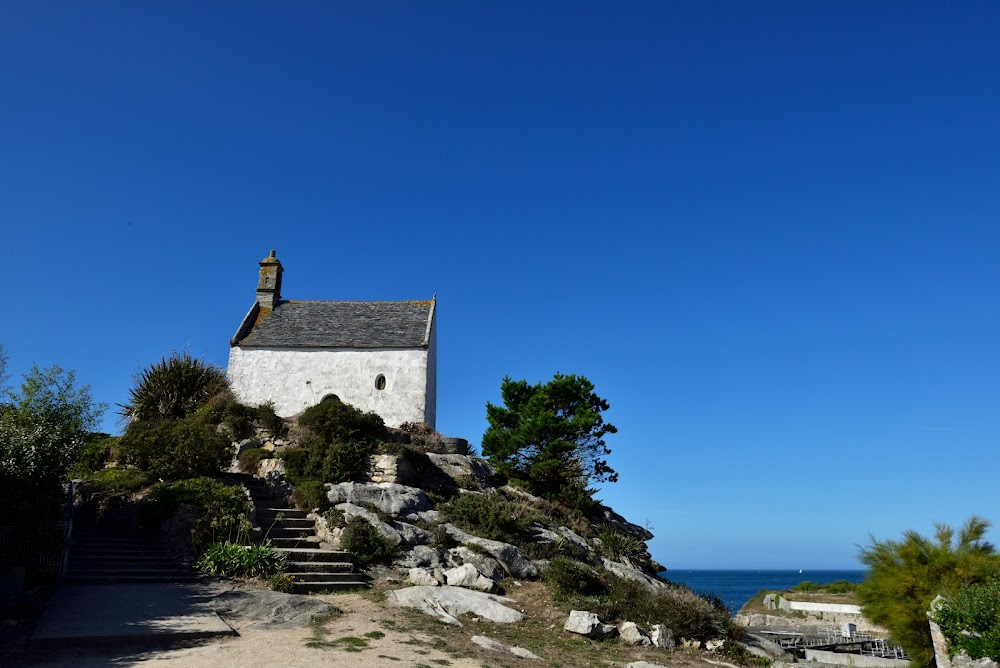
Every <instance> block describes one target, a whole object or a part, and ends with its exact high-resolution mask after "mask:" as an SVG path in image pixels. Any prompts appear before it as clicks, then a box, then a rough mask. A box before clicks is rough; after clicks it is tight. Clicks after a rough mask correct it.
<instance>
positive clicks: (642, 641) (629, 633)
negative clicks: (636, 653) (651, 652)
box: [618, 622, 653, 646]
mask: <svg viewBox="0 0 1000 668" xmlns="http://www.w3.org/2000/svg"><path fill="white" fill-rule="evenodd" d="M618 635H619V636H621V641H622V642H623V643H625V644H626V645H635V646H645V645H652V644H653V643H652V641H650V639H649V636H648V635H646V633H645V632H644V631H643V630H642V629H640V628H639V626H638V625H637V624H636V623H635V622H622V623H621V624H620V625H619V626H618Z"/></svg>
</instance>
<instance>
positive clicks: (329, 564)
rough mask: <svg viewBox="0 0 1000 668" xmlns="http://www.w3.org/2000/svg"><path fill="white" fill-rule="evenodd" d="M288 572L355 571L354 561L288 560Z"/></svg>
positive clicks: (286, 563) (286, 565)
mask: <svg viewBox="0 0 1000 668" xmlns="http://www.w3.org/2000/svg"><path fill="white" fill-rule="evenodd" d="M285 570H286V571H287V572H288V573H292V572H293V571H294V572H296V573H353V572H354V562H352V561H286V562H285Z"/></svg>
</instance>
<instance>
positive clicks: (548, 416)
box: [483, 373, 618, 499]
mask: <svg viewBox="0 0 1000 668" xmlns="http://www.w3.org/2000/svg"><path fill="white" fill-rule="evenodd" d="M500 392H501V396H502V398H503V402H504V406H502V407H501V406H495V405H493V404H490V403H487V404H486V419H487V420H488V421H489V424H490V426H489V428H488V429H487V430H486V433H485V434H483V454H484V455H486V456H487V457H489V458H490V461H491V462H492V463H493V465H494V466H496V467H497V468H498V469H499V470H500V471H501V472H502V473H504V474H506V475H507V476H509V477H510V478H511V479H515V480H521V481H523V482H524V483H526V485H527V486H528V488H529V489H530V490H531V491H532V492H533V493H534V494H537V495H539V496H544V497H546V498H550V499H551V498H558V497H559V496H560V494H561V493H562V491H563V489H564V488H565V487H567V486H571V487H576V488H580V487H582V488H584V489H586V486H587V483H590V482H615V481H616V480H617V479H618V474H617V473H615V472H614V470H613V469H611V467H609V466H608V464H607V462H606V461H605V460H604V457H605V456H606V455H609V454H611V450H609V449H608V448H607V446H606V445H605V443H604V436H605V435H606V434H613V433H615V432H617V431H618V430H617V429H616V428H615V426H614V425H612V424H610V423H605V422H604V419H603V417H602V416H601V413H602V412H603V411H606V410H608V408H609V406H608V402H607V401H605V400H604V399H602V398H601V397H599V396H597V394H596V393H594V385H593V383H591V382H590V381H589V380H587V379H586V378H584V377H583V376H575V375H569V376H565V375H563V374H560V373H557V374H555V376H554V377H553V378H552V380H551V381H549V382H548V383H538V384H537V385H529V384H528V382H527V381H524V380H519V381H514V380H511V379H510V377H506V378H504V379H503V383H502V384H501V387H500Z"/></svg>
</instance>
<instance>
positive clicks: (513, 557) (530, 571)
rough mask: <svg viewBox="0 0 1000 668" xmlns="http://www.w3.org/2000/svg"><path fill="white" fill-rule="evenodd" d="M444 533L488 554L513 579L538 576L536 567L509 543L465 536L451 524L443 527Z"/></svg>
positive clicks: (465, 534)
mask: <svg viewBox="0 0 1000 668" xmlns="http://www.w3.org/2000/svg"><path fill="white" fill-rule="evenodd" d="M444 528H445V531H447V532H448V535H449V536H451V537H452V538H453V539H455V540H456V541H458V542H459V543H461V544H463V545H475V546H477V547H479V548H480V549H482V550H484V551H486V552H487V553H489V554H490V556H492V557H493V558H494V559H496V560H497V562H498V563H499V564H500V565H501V566H502V567H503V569H504V570H505V571H506V572H507V573H508V574H509V575H510V576H511V577H513V578H537V577H538V576H539V569H538V566H537V565H536V564H534V563H532V562H531V561H528V560H527V559H525V558H524V556H523V555H522V554H521V551H520V550H519V549H517V547H515V546H514V545H511V544H510V543H502V542H500V541H498V540H488V539H486V538H478V537H476V536H473V535H471V534H467V533H465V532H464V531H462V530H461V529H459V528H458V527H456V526H454V525H452V524H445V525H444Z"/></svg>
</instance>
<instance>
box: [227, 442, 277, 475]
mask: <svg viewBox="0 0 1000 668" xmlns="http://www.w3.org/2000/svg"><path fill="white" fill-rule="evenodd" d="M272 456H273V453H272V452H271V451H270V450H265V449H264V448H250V449H248V450H244V451H243V452H241V453H240V456H239V458H238V459H237V460H236V465H237V467H238V468H239V469H240V470H241V471H243V472H244V473H253V474H256V473H257V469H258V467H260V463H261V462H262V461H264V460H265V459H270V458H271V457H272Z"/></svg>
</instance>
